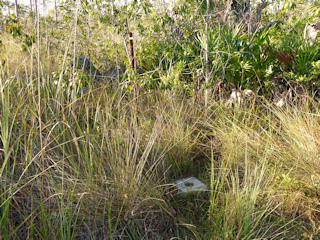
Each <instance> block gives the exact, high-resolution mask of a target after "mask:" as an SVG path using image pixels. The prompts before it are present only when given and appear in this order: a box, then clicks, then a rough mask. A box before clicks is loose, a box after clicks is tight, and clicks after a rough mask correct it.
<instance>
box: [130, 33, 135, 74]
mask: <svg viewBox="0 0 320 240" xmlns="http://www.w3.org/2000/svg"><path fill="white" fill-rule="evenodd" d="M129 40H130V50H131V68H132V70H135V65H134V48H133V34H132V32H130V33H129Z"/></svg>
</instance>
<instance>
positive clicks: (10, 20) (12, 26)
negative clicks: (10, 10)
mask: <svg viewBox="0 0 320 240" xmlns="http://www.w3.org/2000/svg"><path fill="white" fill-rule="evenodd" d="M5 25H6V31H7V32H8V33H10V34H11V35H12V36H13V37H16V36H20V35H21V34H22V26H21V25H20V24H19V22H18V19H17V17H16V16H15V15H9V16H7V17H6V19H5Z"/></svg>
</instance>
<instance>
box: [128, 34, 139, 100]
mask: <svg viewBox="0 0 320 240" xmlns="http://www.w3.org/2000/svg"><path fill="white" fill-rule="evenodd" d="M129 41H130V51H131V69H132V71H133V72H134V74H135V70H136V66H135V61H134V60H135V59H134V47H133V34H132V32H130V33H129ZM134 81H135V82H134V90H133V91H134V97H135V98H136V100H137V104H138V102H139V101H138V95H139V93H138V82H137V79H135V78H134Z"/></svg>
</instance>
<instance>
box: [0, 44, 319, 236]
mask: <svg viewBox="0 0 320 240" xmlns="http://www.w3.org/2000/svg"><path fill="white" fill-rule="evenodd" d="M3 42H4V45H5V46H6V48H5V50H3V49H2V50H1V51H2V56H5V57H6V65H5V66H2V67H1V69H0V70H1V72H0V90H1V91H0V94H1V102H0V108H1V109H0V110H1V111H0V114H1V120H0V124H1V125H0V127H1V132H0V136H1V168H0V176H1V181H0V184H1V185H0V203H1V218H0V235H1V237H2V238H4V239H28V238H29V239H143V238H149V239H170V238H173V239H174V238H180V239H258V238H260V239H263V238H264V239H277V238H293V237H294V236H304V237H308V238H312V237H315V236H317V234H318V232H319V226H320V222H319V220H318V219H319V203H318V195H319V191H320V190H319V182H320V179H319V176H320V175H319V173H318V172H319V150H318V149H319V139H320V138H319V137H320V136H319V133H320V131H319V129H320V127H319V123H320V121H319V119H320V114H319V111H318V108H319V106H318V103H316V102H314V101H311V100H308V101H309V102H305V103H302V104H300V105H299V108H298V107H295V106H290V105H288V106H287V107H285V108H283V109H276V108H272V107H271V106H267V107H266V106H264V107H263V108H259V106H254V107H253V106H241V107H240V108H230V107H229V106H224V105H222V104H219V103H217V102H212V104H211V105H210V104H209V107H205V105H204V103H202V102H200V103H198V104H196V105H195V104H194V101H193V99H192V98H191V97H190V96H189V95H188V94H185V93H184V92H183V91H181V92H180V91H178V90H177V91H176V92H175V93H174V94H172V93H171V92H170V91H167V92H163V91H160V90H154V91H153V92H152V93H150V92H148V91H145V92H143V91H140V92H141V95H140V96H139V97H138V99H136V98H134V96H133V94H132V93H131V92H129V91H128V92H125V91H123V90H121V91H120V89H116V90H115V91H112V90H111V87H110V86H108V85H105V86H101V85H100V86H96V85H95V84H94V82H93V81H92V82H91V83H90V84H91V86H90V89H89V91H88V92H86V93H80V94H78V95H74V96H73V98H71V97H70V95H68V94H67V92H66V90H64V89H62V88H61V89H57V86H56V85H54V84H53V81H54V80H53V75H52V74H51V73H50V71H47V70H46V71H40V75H41V76H40V78H39V76H38V70H39V69H38V62H36V61H33V59H34V56H36V54H37V50H36V49H30V51H29V52H28V53H26V52H23V51H22V50H21V49H19V48H18V47H17V46H16V45H14V44H11V43H10V42H9V41H3ZM41 49H42V48H41ZM41 51H45V50H41ZM9 56H10V57H9ZM49 58H50V59H51V57H49V56H48V55H47V54H41V59H40V62H39V66H40V70H41V69H44V68H45V67H46V68H49V69H52V70H53V71H54V72H59V71H61V72H59V73H61V74H59V76H60V79H62V75H63V74H64V72H63V71H62V70H61V69H59V68H58V67H57V66H58V65H59V64H58V63H57V62H52V59H51V60H50V59H49ZM58 58H61V59H64V55H58V56H57V59H58ZM24 59H25V61H23V60H24ZM29 59H31V60H29ZM18 63H19V64H18ZM50 64H52V65H50ZM11 76H12V77H11ZM38 79H40V83H38V82H37V80H38ZM71 80H73V79H71ZM38 87H39V88H38ZM120 93H121V94H120ZM39 96H41V98H40V100H39V98H38V97H39ZM137 102H138V103H139V105H137V104H136V103H137ZM266 104H267V103H266ZM40 105H41V108H39V106H40ZM262 109H264V110H262ZM266 109H267V110H266ZM40 120H41V121H40ZM40 125H41V128H40ZM41 142H42V144H41ZM189 176H195V177H197V178H199V179H200V180H202V181H203V182H205V183H206V184H207V186H208V191H207V192H203V193H199V194H191V195H188V196H181V195H179V194H178V192H177V191H176V190H175V189H174V188H173V186H172V182H173V181H174V180H176V179H177V178H182V177H189Z"/></svg>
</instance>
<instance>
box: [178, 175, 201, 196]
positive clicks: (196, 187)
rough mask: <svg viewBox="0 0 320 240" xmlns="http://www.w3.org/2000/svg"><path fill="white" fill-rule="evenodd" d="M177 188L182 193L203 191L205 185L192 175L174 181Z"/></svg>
mask: <svg viewBox="0 0 320 240" xmlns="http://www.w3.org/2000/svg"><path fill="white" fill-rule="evenodd" d="M175 184H176V186H177V188H178V189H179V190H180V191H182V192H183V193H188V192H195V191H203V190H206V189H207V187H206V185H205V184H204V183H202V182H200V181H199V180H198V179H196V178H194V177H188V178H183V179H179V180H177V181H175Z"/></svg>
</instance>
